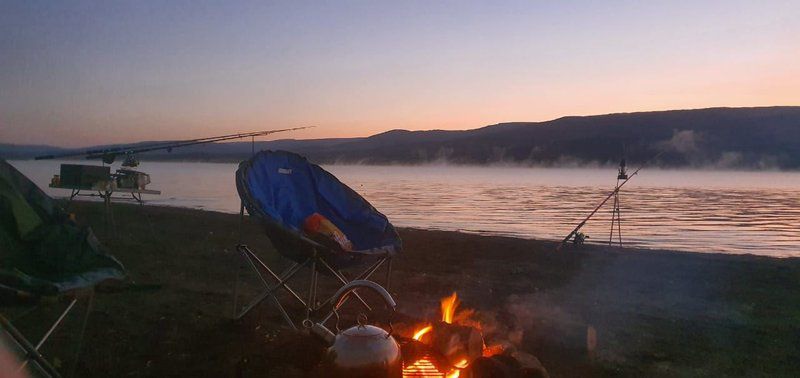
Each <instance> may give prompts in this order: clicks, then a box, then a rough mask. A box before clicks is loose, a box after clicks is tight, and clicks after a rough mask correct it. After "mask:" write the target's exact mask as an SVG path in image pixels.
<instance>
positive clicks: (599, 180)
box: [11, 161, 800, 257]
mask: <svg viewBox="0 0 800 378" xmlns="http://www.w3.org/2000/svg"><path fill="white" fill-rule="evenodd" d="M11 163H12V164H13V165H14V166H16V167H17V168H18V169H20V170H21V171H22V172H23V173H25V174H26V175H28V176H29V177H31V178H32V179H33V180H34V181H35V182H36V183H37V184H39V186H40V187H42V188H45V191H47V192H48V193H49V194H51V195H54V196H66V195H68V194H69V193H68V192H66V191H64V190H58V189H50V188H47V184H48V183H49V181H50V177H52V175H53V174H55V173H57V172H58V167H59V164H60V162H56V161H13V162H11ZM236 167H237V165H236V164H216V163H174V162H144V163H142V167H141V168H142V170H143V171H146V172H148V173H149V174H150V175H151V178H152V181H153V183H152V184H150V186H149V187H150V188H152V189H158V190H161V191H162V195H161V196H149V197H147V196H146V197H145V198H146V199H147V200H148V202H149V203H152V204H159V205H170V206H182V207H192V208H201V209H208V210H217V211H224V212H233V213H235V212H238V211H239V198H238V195H237V194H236V188H235V184H234V180H233V177H234V172H235V171H236ZM325 168H326V169H328V170H329V171H330V172H331V173H333V174H335V175H336V176H337V177H339V179H340V180H342V181H343V182H344V183H346V184H348V185H350V186H351V187H352V188H353V189H355V190H356V191H358V192H359V193H361V194H362V195H363V196H364V197H365V198H366V199H368V200H369V201H370V202H371V203H372V204H373V205H375V207H376V208H378V209H379V210H381V211H382V212H383V213H384V214H386V215H387V216H388V217H389V219H390V220H391V221H392V223H394V224H395V225H397V226H407V227H418V228H428V229H441V230H455V231H463V232H471V233H481V234H492V235H509V236H517V237H523V238H545V239H561V238H563V237H564V236H565V235H566V234H567V233H568V232H569V231H570V230H571V229H572V228H573V227H574V226H575V225H576V224H577V223H578V222H580V220H581V219H583V217H585V216H586V215H587V214H588V213H589V212H590V211H591V210H592V209H593V208H594V207H595V206H596V205H597V204H598V203H599V202H600V201H601V200H602V199H603V198H605V196H606V195H607V194H608V193H609V192H610V190H611V189H612V188H613V186H614V184H615V181H616V171H615V170H613V169H542V168H498V167H451V166H425V167H400V166H340V165H334V166H327V167H325ZM620 198H621V203H622V235H623V242H624V243H625V244H626V245H628V246H637V247H646V248H669V249H678V250H687V251H698V252H726V253H752V254H759V255H767V256H779V257H787V256H800V173H787V172H731V171H679V170H675V171H671V170H656V169H650V170H643V171H642V172H641V173H640V174H639V176H637V177H635V178H634V179H632V180H631V181H630V182H629V183H628V184H627V185H626V186H625V187H624V188H623V191H622V194H621V197H620ZM610 205H611V201H609V203H608V204H607V205H606V208H604V209H601V211H600V212H598V214H597V215H596V216H595V217H594V218H592V220H591V221H590V222H589V223H587V225H586V226H585V227H584V229H583V231H584V232H585V233H586V234H587V235H589V237H590V239H589V241H590V242H595V243H597V242H608V237H609V231H610V226H611V206H610Z"/></svg>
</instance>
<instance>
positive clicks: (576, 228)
mask: <svg viewBox="0 0 800 378" xmlns="http://www.w3.org/2000/svg"><path fill="white" fill-rule="evenodd" d="M664 152H666V150H662V151H661V152H659V153H658V154H656V155H655V156H653V157H651V158H650V159H648V160H647V161H645V162H644V163H643V164H642V165H641V166H640V167H639V168H637V169H636V170H635V171H633V173H631V174H630V175H629V176H628V178H626V179H625V181H623V182H622V183H621V184H619V185H617V187H616V188H614V190H612V191H611V193H609V194H608V196H607V197H606V198H605V199H604V200H603V201H602V202H600V204H599V205H597V207H595V208H594V210H592V212H591V213H589V215H588V216H586V218H584V219H583V220H582V221H581V223H578V225H577V226H576V227H575V228H574V229H573V230H572V231H570V233H569V234H567V236H566V237H565V238H564V240H562V241H561V243H559V244H558V246H557V247H556V252H558V251H561V248H563V247H564V245H565V244H567V242H569V239H571V238H572V237H573V236H574V235H575V234H577V232H578V230H580V229H581V227H583V226H584V225H585V224H586V222H587V221H589V219H590V218H592V216H594V214H595V213H597V211H598V210H600V208H601V207H603V205H605V204H606V202H608V200H609V199H611V197H613V196H614V194H616V193H617V192H619V190H620V189H621V188H622V187H623V186H624V185H625V184H626V183H627V182H628V181H630V180H631V179H632V178H633V177H634V176H636V175H637V174H638V173H639V171H640V170H642V168H644V167H645V166H646V165H647V164H648V163H649V162H651V161H653V160H655V159H657V158H658V157H659V156H661V155H662V154H664Z"/></svg>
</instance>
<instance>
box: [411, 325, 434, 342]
mask: <svg viewBox="0 0 800 378" xmlns="http://www.w3.org/2000/svg"><path fill="white" fill-rule="evenodd" d="M432 329H433V326H432V325H428V326H427V327H423V328H422V329H420V330H418V331H417V332H416V333H414V336H413V337H412V339H414V340H417V341H419V340H420V339H422V336H424V335H425V334H426V333H428V332H430V331H431V330H432Z"/></svg>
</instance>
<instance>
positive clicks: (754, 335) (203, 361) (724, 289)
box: [20, 201, 800, 377]
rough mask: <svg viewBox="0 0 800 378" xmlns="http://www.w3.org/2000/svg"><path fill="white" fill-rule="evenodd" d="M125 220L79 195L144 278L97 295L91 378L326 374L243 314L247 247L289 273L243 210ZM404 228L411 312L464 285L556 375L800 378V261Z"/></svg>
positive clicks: (138, 210)
mask: <svg viewBox="0 0 800 378" xmlns="http://www.w3.org/2000/svg"><path fill="white" fill-rule="evenodd" d="M113 210H114V218H115V220H116V224H117V233H116V236H114V237H110V235H109V234H107V233H106V232H105V230H104V229H103V218H102V205H101V204H99V203H93V202H82V201H78V202H74V203H73V205H72V209H71V210H70V211H71V212H74V213H76V214H77V217H78V221H79V222H82V223H86V224H89V225H91V226H92V227H93V228H94V229H95V232H96V234H97V235H98V238H99V239H100V240H101V242H103V243H104V244H105V245H106V246H107V247H108V249H109V251H110V252H111V253H112V254H113V255H114V256H115V257H117V258H118V259H119V260H120V261H122V263H123V264H124V265H125V267H126V269H127V270H128V274H129V280H130V282H129V283H130V286H129V287H127V288H124V289H121V290H116V291H114V292H104V291H98V292H97V294H96V295H95V302H94V307H93V311H92V314H91V317H90V322H89V326H88V328H87V331H86V335H85V340H86V341H85V344H84V345H85V346H84V348H83V352H82V355H81V359H80V361H79V362H78V364H77V376H86V377H100V376H124V375H140V376H141V375H144V376H187V375H196V376H288V377H303V376H313V375H314V371H313V368H314V367H315V366H316V364H317V363H318V361H319V360H318V358H319V353H321V350H322V349H321V348H322V346H321V345H319V343H318V342H316V341H315V340H314V339H312V338H310V337H308V336H307V335H306V334H305V333H303V332H297V331H291V330H289V329H287V328H286V327H285V326H284V325H283V323H282V320H281V318H280V316H279V315H278V313H277V312H276V311H275V310H274V309H273V308H272V307H271V306H270V305H262V306H260V307H258V308H257V310H256V311H254V312H253V313H252V314H251V315H248V316H247V317H245V318H244V319H242V320H241V321H233V320H232V319H231V316H232V310H233V306H234V298H233V297H234V296H233V293H234V291H235V290H238V292H239V293H240V294H247V295H248V296H254V295H257V294H258V292H259V291H260V288H261V287H260V286H259V284H258V282H257V279H256V278H255V277H253V276H248V275H246V274H241V275H240V274H238V273H237V272H246V271H244V270H242V271H239V270H238V269H239V267H241V266H242V265H241V264H242V260H241V258H240V257H239V256H238V254H237V253H236V251H235V249H234V246H235V245H236V244H237V243H239V242H246V244H248V245H249V246H251V247H252V248H253V249H254V250H256V251H258V253H259V254H260V256H262V257H263V258H265V259H266V260H267V263H268V264H272V263H275V264H278V265H280V264H285V259H283V258H282V257H280V256H279V255H277V254H275V253H274V252H270V251H271V248H270V244H269V241H268V240H266V238H265V237H264V236H263V234H262V233H261V231H260V229H259V226H258V225H257V224H255V223H253V222H251V221H250V220H249V217H246V219H245V222H244V223H243V224H242V225H241V227H240V223H239V217H238V214H225V213H218V212H209V211H203V210H192V209H184V208H177V207H158V206H138V205H123V204H115V205H114V207H113ZM399 232H400V234H401V237H402V238H403V241H404V252H403V254H401V255H400V256H399V257H398V258H397V259H396V261H395V262H394V264H393V269H394V272H393V275H392V285H391V287H390V289H389V290H390V292H391V293H392V295H393V296H394V298H395V300H396V301H397V303H398V306H399V307H398V311H400V312H401V313H403V314H415V317H416V318H419V319H436V318H437V317H438V316H439V315H438V311H439V300H440V299H441V298H442V297H445V296H448V295H450V294H452V292H454V291H455V292H457V293H458V295H459V298H460V299H461V302H462V305H461V306H462V308H464V309H474V310H475V313H474V317H475V318H476V319H477V320H479V321H480V322H481V324H483V328H484V338H485V339H486V342H487V344H489V343H500V344H503V345H506V346H507V347H508V348H510V350H517V351H520V352H524V353H527V354H532V355H534V356H536V357H537V358H538V359H539V360H540V361H541V363H542V364H543V365H544V367H545V368H546V369H547V370H548V372H549V373H550V375H551V376H552V377H571V376H608V375H614V376H675V375H679V376H683V375H748V374H751V375H753V374H755V375H770V376H797V375H798V374H800V358H796V357H798V356H800V346H799V345H798V344H797V342H796V338H795V336H794V335H797V334H800V298H798V296H797V295H796V289H795V288H796V287H800V259H797V258H788V259H776V258H770V257H765V256H747V255H726V254H705V253H692V252H679V251H663V250H655V251H654V250H629V249H619V250H615V249H614V248H607V247H606V248H599V247H594V246H584V247H585V248H581V249H576V248H565V249H564V250H562V252H560V253H552V252H551V251H552V247H553V246H554V244H555V243H553V242H548V241H541V240H526V239H517V238H511V237H502V236H479V235H471V234H464V233H457V232H450V231H432V230H420V229H413V228H401V229H399ZM378 277H382V276H381V275H378ZM300 287H303V286H302V285H301V286H300ZM322 289H325V290H330V289H334V287H333V286H323V287H322ZM334 290H335V289H334ZM248 298H249V297H248ZM244 300H246V299H244ZM45 307H46V306H45ZM50 307H58V306H50ZM56 310H57V309H53V310H52V311H56ZM46 311H47V310H45V314H43V315H42V316H43V317H42V318H40V317H38V316H33V317H26V318H25V319H23V320H22V322H21V324H20V327H22V329H23V330H25V329H36V328H37V324H38V323H36V320H37V319H46V318H47V316H52V313H50V314H48V313H47V312H46ZM589 329H592V330H594V331H593V332H595V333H596V337H597V347H596V349H595V350H592V351H589V350H587V332H588V330H589ZM79 334H80V322H78V321H72V322H71V323H69V324H66V328H65V331H62V333H60V334H59V336H58V340H63V342H54V343H53V344H52V345H50V346H49V348H50V351H51V355H55V356H56V357H59V358H61V359H62V360H63V361H64V364H66V365H67V366H69V364H71V363H72V361H71V360H70V358H71V357H70V356H72V355H73V354H74V350H73V349H71V348H74V344H70V343H69V342H68V341H69V340H74V339H75V338H77V336H78V335H79Z"/></svg>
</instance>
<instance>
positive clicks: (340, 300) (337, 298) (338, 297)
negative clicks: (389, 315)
mask: <svg viewBox="0 0 800 378" xmlns="http://www.w3.org/2000/svg"><path fill="white" fill-rule="evenodd" d="M359 288H366V289H370V290H372V291H373V292H375V293H376V294H378V295H380V296H381V298H383V300H384V302H386V304H387V305H389V307H391V308H392V311H394V310H395V308H396V307H397V303H396V302H395V301H394V299H393V298H392V296H391V294H389V292H388V291H386V289H384V288H383V286H381V285H378V284H377V283H375V282H373V281H370V280H353V281H350V282H349V283H348V284H347V285H344V286H342V288H341V289H339V290H338V291H337V292H336V294H334V295H333V303H335V304H334V306H333V309H334V310H338V309H339V307H341V306H342V304H344V300H345V299H346V298H347V296H348V295H349V294H350V293H352V292H353V291H355V290H356V289H359Z"/></svg>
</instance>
